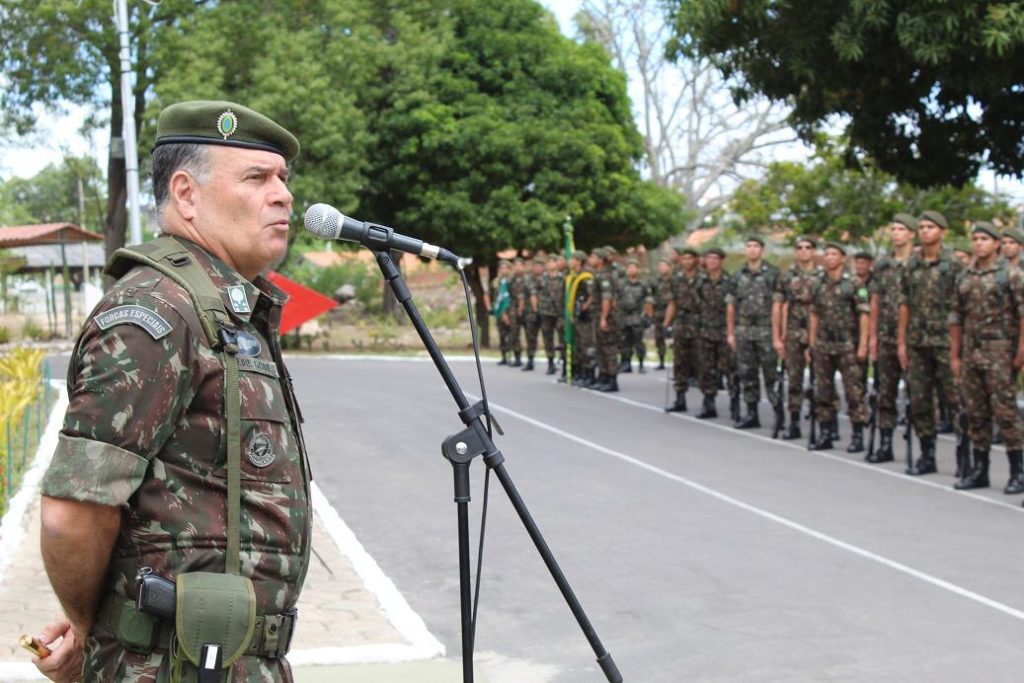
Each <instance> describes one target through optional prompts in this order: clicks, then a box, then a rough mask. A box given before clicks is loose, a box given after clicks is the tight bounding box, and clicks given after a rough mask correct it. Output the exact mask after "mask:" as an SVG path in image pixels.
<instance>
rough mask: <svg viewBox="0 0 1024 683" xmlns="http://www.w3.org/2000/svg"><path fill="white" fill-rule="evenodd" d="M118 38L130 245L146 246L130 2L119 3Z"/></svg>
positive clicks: (116, 3)
mask: <svg viewBox="0 0 1024 683" xmlns="http://www.w3.org/2000/svg"><path fill="white" fill-rule="evenodd" d="M114 7H115V9H116V10H117V35H118V39H119V42H120V56H121V111H122V112H124V114H123V119H124V132H123V133H122V135H123V137H124V168H125V174H126V175H127V192H128V230H129V239H128V243H129V244H140V243H141V242H142V224H141V222H140V220H139V152H138V144H137V143H136V141H135V93H134V92H133V90H132V61H131V51H130V49H129V46H128V0H116V2H115V5H114Z"/></svg>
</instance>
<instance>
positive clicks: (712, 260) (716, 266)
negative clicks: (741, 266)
mask: <svg viewBox="0 0 1024 683" xmlns="http://www.w3.org/2000/svg"><path fill="white" fill-rule="evenodd" d="M705 263H707V269H708V272H709V273H711V274H712V275H717V274H718V273H719V272H721V270H722V257H721V256H719V255H718V254H708V255H707V256H706V257H705Z"/></svg>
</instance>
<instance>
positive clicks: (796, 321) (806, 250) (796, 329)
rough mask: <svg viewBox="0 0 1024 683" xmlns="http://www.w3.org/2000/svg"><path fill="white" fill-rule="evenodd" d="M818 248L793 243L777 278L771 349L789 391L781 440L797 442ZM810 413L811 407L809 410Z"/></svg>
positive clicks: (818, 271)
mask: <svg viewBox="0 0 1024 683" xmlns="http://www.w3.org/2000/svg"><path fill="white" fill-rule="evenodd" d="M817 248H818V245H817V243H816V242H815V241H814V240H813V239H811V238H810V237H807V236H802V237H798V238H797V240H796V254H795V258H794V261H793V265H792V266H791V267H790V268H789V269H788V270H786V271H785V272H784V273H783V274H782V276H781V277H780V278H779V282H778V286H777V287H776V288H775V294H774V297H773V298H774V303H773V304H772V345H773V346H774V347H775V352H776V353H777V354H778V355H779V356H780V357H781V358H784V359H785V361H786V374H787V379H788V381H789V391H788V395H787V397H786V400H787V405H788V406H789V429H788V430H787V431H786V432H785V433H784V434H783V436H782V438H783V439H787V440H791V439H799V438H800V437H801V432H800V406H801V405H802V404H803V400H804V368H805V367H807V349H808V348H809V344H810V342H809V339H808V331H809V327H810V322H811V301H812V299H813V298H814V291H815V289H816V288H817V286H818V282H819V281H820V280H821V276H822V272H823V271H822V270H821V268H819V267H818V265H817V263H815V256H816V255H817V254H816V251H817ZM812 410H813V406H812Z"/></svg>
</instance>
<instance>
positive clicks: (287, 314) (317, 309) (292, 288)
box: [267, 271, 338, 335]
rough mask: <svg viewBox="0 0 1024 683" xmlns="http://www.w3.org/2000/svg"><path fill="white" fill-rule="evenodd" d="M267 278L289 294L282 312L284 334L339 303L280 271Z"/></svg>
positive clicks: (271, 273) (282, 332)
mask: <svg viewBox="0 0 1024 683" xmlns="http://www.w3.org/2000/svg"><path fill="white" fill-rule="evenodd" d="M267 278H268V279H269V280H270V281H271V282H273V283H274V284H275V285H277V286H278V287H280V288H281V290H282V291H284V293H285V294H287V295H288V303H286V304H285V305H284V310H283V311H282V312H281V334H282V335H285V334H288V333H289V332H291V331H292V330H294V329H295V328H296V327H298V326H299V325H301V324H302V323H304V322H306V321H307V320H312V319H313V318H315V317H317V316H318V315H321V314H323V313H326V312H327V311H329V310H331V309H332V308H334V307H335V306H337V305H338V304H337V302H335V301H334V299H332V298H330V297H327V296H324V295H323V294H321V293H320V292H317V291H315V290H312V289H310V288H309V287H305V286H303V285H300V284H299V283H298V282H296V281H295V280H289V279H288V278H286V277H285V276H284V275H281V274H279V273H275V272H273V271H271V272H270V273H269V274H268V275H267Z"/></svg>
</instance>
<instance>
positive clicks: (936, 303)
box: [900, 249, 964, 347]
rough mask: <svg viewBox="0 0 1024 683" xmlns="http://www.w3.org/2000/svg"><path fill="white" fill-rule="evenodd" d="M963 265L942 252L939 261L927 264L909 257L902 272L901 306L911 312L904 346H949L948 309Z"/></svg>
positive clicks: (948, 253) (949, 254) (919, 258)
mask: <svg viewBox="0 0 1024 683" xmlns="http://www.w3.org/2000/svg"><path fill="white" fill-rule="evenodd" d="M963 270H964V267H963V265H962V264H961V263H960V262H959V261H957V260H956V259H955V258H953V256H952V254H951V253H950V252H949V251H948V250H945V249H943V251H942V253H941V254H940V256H939V258H938V259H936V260H934V261H926V260H924V259H923V258H921V257H920V256H918V255H915V256H912V257H911V258H910V261H909V262H908V263H907V265H906V268H905V269H904V271H903V283H902V287H901V299H900V304H903V305H906V306H907V307H908V308H909V309H910V319H909V320H908V322H907V344H909V345H910V346H939V347H943V346H949V307H950V305H951V302H952V301H953V295H954V292H955V288H956V281H957V279H958V278H959V276H960V273H962V272H963Z"/></svg>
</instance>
